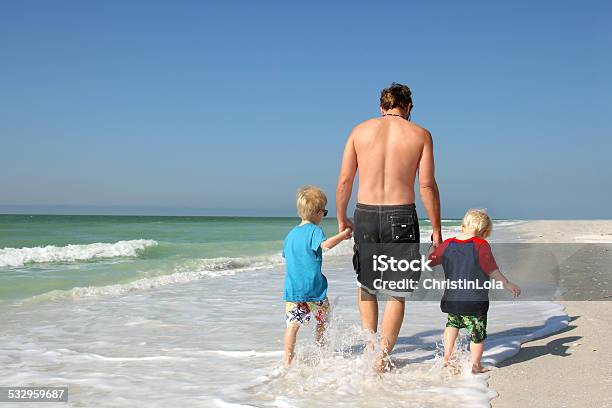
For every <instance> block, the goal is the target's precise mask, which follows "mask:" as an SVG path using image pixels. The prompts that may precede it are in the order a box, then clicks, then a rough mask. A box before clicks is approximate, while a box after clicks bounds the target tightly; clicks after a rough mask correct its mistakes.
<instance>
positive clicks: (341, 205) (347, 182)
mask: <svg viewBox="0 0 612 408" xmlns="http://www.w3.org/2000/svg"><path fill="white" fill-rule="evenodd" d="M356 173H357V152H356V151H355V145H354V143H353V133H351V135H350V136H349V138H348V140H347V142H346V146H345V147H344V153H343V155H342V165H341V166H340V174H339V175H338V188H337V189H336V217H337V218H338V231H340V232H342V231H344V230H345V229H346V228H351V229H353V224H352V223H351V222H350V221H349V219H348V217H347V216H346V209H347V207H348V203H349V200H350V199H351V194H352V192H353V182H354V181H355V174H356Z"/></svg>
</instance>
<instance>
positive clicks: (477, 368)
mask: <svg viewBox="0 0 612 408" xmlns="http://www.w3.org/2000/svg"><path fill="white" fill-rule="evenodd" d="M487 371H491V369H489V368H487V367H483V366H481V365H480V364H478V365H476V364H474V365H472V374H482V373H486V372H487Z"/></svg>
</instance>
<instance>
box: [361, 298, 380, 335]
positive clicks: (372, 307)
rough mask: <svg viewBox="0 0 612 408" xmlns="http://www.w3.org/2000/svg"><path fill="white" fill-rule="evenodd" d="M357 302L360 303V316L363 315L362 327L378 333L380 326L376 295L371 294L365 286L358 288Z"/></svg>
mask: <svg viewBox="0 0 612 408" xmlns="http://www.w3.org/2000/svg"><path fill="white" fill-rule="evenodd" d="M357 304H358V305H359V316H361V327H362V328H363V329H364V330H367V331H369V332H371V333H376V330H377V327H378V301H377V299H376V296H375V295H371V294H370V293H369V292H368V291H367V290H365V289H363V288H358V289H357Z"/></svg>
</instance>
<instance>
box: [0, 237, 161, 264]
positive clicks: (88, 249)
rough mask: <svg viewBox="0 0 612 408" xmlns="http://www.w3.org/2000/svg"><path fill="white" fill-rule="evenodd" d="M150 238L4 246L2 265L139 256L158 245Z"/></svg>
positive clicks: (1, 253)
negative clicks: (43, 245)
mask: <svg viewBox="0 0 612 408" xmlns="http://www.w3.org/2000/svg"><path fill="white" fill-rule="evenodd" d="M156 245H157V242H156V241H153V240H150V239H135V240H130V241H119V242H115V243H104V242H96V243H94V244H86V245H66V246H62V247H58V246H53V245H48V246H45V247H32V248H28V247H24V248H3V249H0V267H15V266H23V265H26V264H30V263H49V262H76V261H89V260H93V259H103V258H116V257H130V256H138V255H140V254H142V252H144V250H145V249H146V248H149V247H153V246H156Z"/></svg>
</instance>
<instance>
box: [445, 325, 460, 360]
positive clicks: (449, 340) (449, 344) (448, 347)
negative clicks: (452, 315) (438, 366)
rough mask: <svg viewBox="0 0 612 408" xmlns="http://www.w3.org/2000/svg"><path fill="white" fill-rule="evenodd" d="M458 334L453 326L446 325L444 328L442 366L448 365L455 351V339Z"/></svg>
mask: <svg viewBox="0 0 612 408" xmlns="http://www.w3.org/2000/svg"><path fill="white" fill-rule="evenodd" d="M458 335H459V329H457V328H455V327H447V328H445V329H444V367H446V366H447V365H448V363H449V362H450V359H451V357H452V356H453V353H454V352H455V341H456V340H457V336H458Z"/></svg>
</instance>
